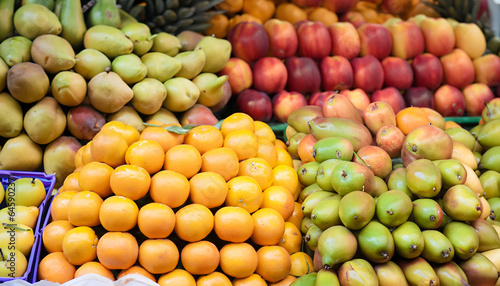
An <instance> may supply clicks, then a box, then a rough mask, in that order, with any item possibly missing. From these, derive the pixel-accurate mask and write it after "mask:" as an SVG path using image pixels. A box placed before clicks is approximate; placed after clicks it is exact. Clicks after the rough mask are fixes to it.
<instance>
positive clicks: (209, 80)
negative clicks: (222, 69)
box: [192, 72, 228, 107]
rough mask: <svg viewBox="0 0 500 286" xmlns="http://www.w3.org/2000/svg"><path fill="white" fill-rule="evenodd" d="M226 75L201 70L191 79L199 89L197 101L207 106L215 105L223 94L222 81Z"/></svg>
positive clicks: (225, 78) (224, 81)
mask: <svg viewBox="0 0 500 286" xmlns="http://www.w3.org/2000/svg"><path fill="white" fill-rule="evenodd" d="M227 79H228V76H227V75H221V76H218V75H216V74H214V73H209V72H202V73H200V74H198V75H197V76H196V77H194V78H193V79H192V81H193V83H194V84H196V85H197V86H198V88H199V89H200V97H199V98H198V103H199V104H203V105H205V106H207V107H211V106H214V105H216V104H217V103H218V102H219V101H220V100H221V99H222V96H223V95H224V83H226V82H227Z"/></svg>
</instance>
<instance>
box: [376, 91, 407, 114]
mask: <svg viewBox="0 0 500 286" xmlns="http://www.w3.org/2000/svg"><path fill="white" fill-rule="evenodd" d="M370 98H371V101H372V102H375V101H385V102H387V103H389V104H390V105H391V107H392V109H393V110H394V113H395V114H397V113H398V112H399V111H400V110H401V109H403V108H406V103H405V100H404V98H403V95H401V93H400V92H399V90H397V89H395V88H394V87H386V88H383V89H379V90H376V91H374V92H373V93H372V94H371V97H370Z"/></svg>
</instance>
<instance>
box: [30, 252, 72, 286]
mask: <svg viewBox="0 0 500 286" xmlns="http://www.w3.org/2000/svg"><path fill="white" fill-rule="evenodd" d="M75 272H76V267H75V266H74V265H73V264H71V263H69V261H68V259H66V256H64V253H62V252H52V253H49V254H47V255H46V256H45V257H44V258H42V260H40V263H39V264H38V280H48V281H51V282H56V283H60V284H62V283H66V282H68V281H70V280H71V279H73V278H74V277H75Z"/></svg>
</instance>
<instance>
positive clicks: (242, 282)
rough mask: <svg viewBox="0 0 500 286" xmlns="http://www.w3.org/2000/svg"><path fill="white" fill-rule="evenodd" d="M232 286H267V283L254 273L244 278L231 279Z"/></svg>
mask: <svg viewBox="0 0 500 286" xmlns="http://www.w3.org/2000/svg"><path fill="white" fill-rule="evenodd" d="M233 286H267V283H266V280H264V279H263V278H262V277H261V276H260V275H259V274H257V273H254V274H252V275H250V276H248V277H245V278H236V279H233Z"/></svg>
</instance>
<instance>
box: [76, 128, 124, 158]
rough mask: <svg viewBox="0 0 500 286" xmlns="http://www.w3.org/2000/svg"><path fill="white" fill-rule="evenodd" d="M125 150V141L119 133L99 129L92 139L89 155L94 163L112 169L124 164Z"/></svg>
mask: <svg viewBox="0 0 500 286" xmlns="http://www.w3.org/2000/svg"><path fill="white" fill-rule="evenodd" d="M127 149H128V143H127V140H126V139H125V138H124V137H123V136H122V135H121V134H120V133H118V132H116V131H114V130H111V129H104V130H103V129H101V131H99V132H98V133H97V134H96V135H95V136H94V138H93V139H92V144H91V145H90V154H91V155H92V158H93V159H94V161H98V162H104V163H106V164H108V165H110V166H111V167H113V168H114V167H118V166H120V165H122V164H124V163H125V153H126V152H127ZM84 163H85V162H84Z"/></svg>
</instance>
